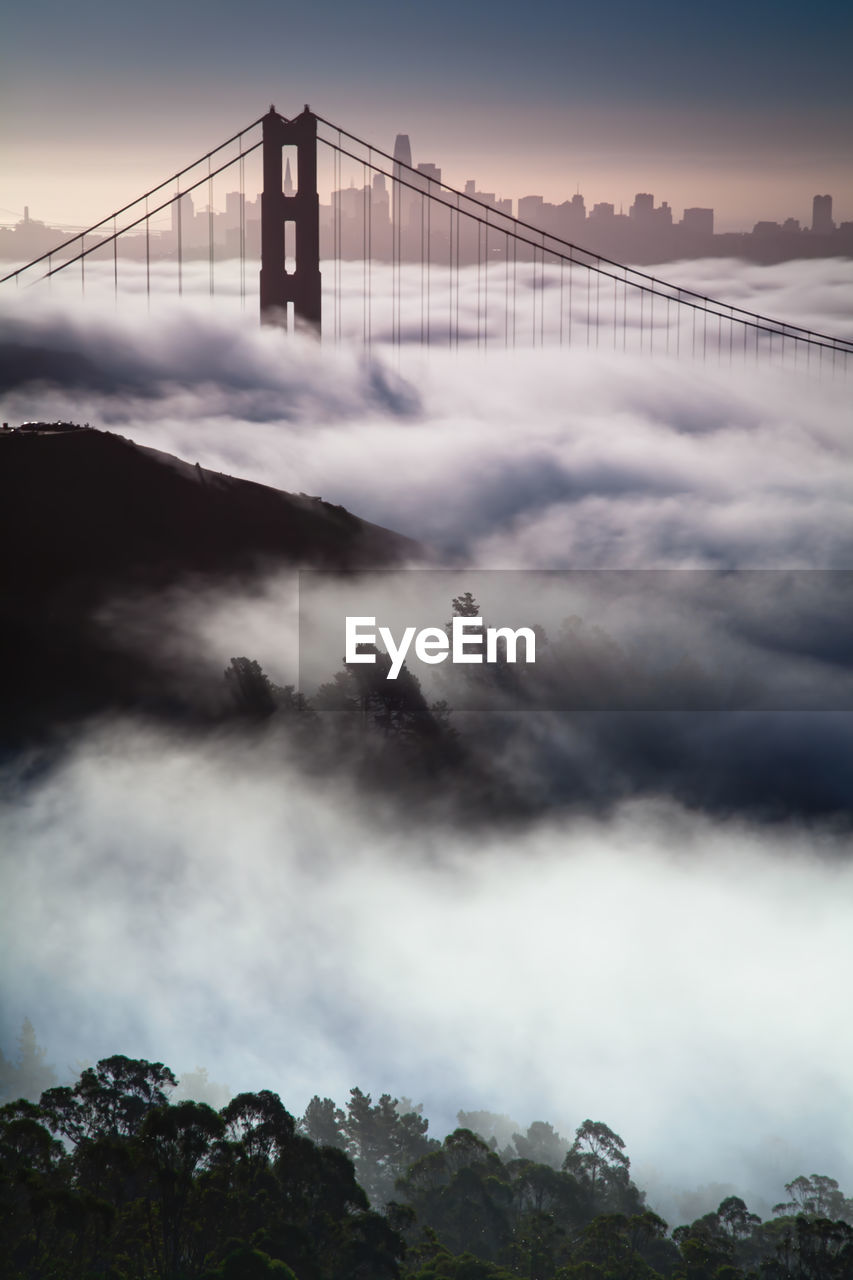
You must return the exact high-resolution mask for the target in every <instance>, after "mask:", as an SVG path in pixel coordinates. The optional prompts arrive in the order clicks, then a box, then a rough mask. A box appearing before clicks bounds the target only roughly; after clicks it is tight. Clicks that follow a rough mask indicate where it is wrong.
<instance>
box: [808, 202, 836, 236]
mask: <svg viewBox="0 0 853 1280" xmlns="http://www.w3.org/2000/svg"><path fill="white" fill-rule="evenodd" d="M834 230H835V223H834V222H833V221H832V196H815V198H814V200H812V231H813V232H814V233H815V234H816V235H819V236H828V235H831V234H832V232H833V231H834Z"/></svg>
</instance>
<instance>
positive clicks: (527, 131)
mask: <svg viewBox="0 0 853 1280" xmlns="http://www.w3.org/2000/svg"><path fill="white" fill-rule="evenodd" d="M4 27H5V37H4V40H3V44H4V54H3V65H2V73H0V74H1V75H2V83H0V94H2V98H3V100H4V102H3V116H4V121H5V129H4V134H3V156H2V173H3V181H2V186H0V221H2V222H6V223H14V222H15V221H16V219H17V218H18V217H20V216H21V214H22V212H23V209H24V206H25V205H28V206H29V209H30V216H31V217H37V218H41V219H43V220H45V221H48V222H64V223H69V224H85V223H89V222H92V221H95V220H96V219H98V218H100V217H102V216H104V215H105V214H106V213H108V212H109V211H110V210H111V209H112V208H114V207H116V206H118V205H119V204H121V203H124V202H125V201H127V200H129V199H131V198H133V197H135V196H136V195H138V194H139V193H140V192H141V191H143V190H144V189H145V188H146V187H148V186H150V185H153V183H155V182H158V181H160V180H161V179H163V178H165V177H166V176H167V175H168V174H169V173H171V172H173V171H174V170H175V169H176V168H179V167H181V166H182V165H183V164H186V163H188V162H189V161H190V160H192V159H194V158H195V157H196V156H197V155H199V154H201V153H203V152H204V151H206V150H207V149H208V148H209V147H211V146H214V145H216V144H217V143H218V142H219V141H221V140H222V139H223V138H224V137H226V136H228V135H229V134H231V133H232V132H235V131H236V130H237V129H239V128H240V127H242V125H244V124H246V123H248V122H249V121H251V120H253V119H255V118H256V117H257V116H259V115H261V114H262V113H263V112H264V111H265V110H266V109H267V107H268V106H269V104H270V102H274V103H275V105H276V106H277V107H278V109H279V110H280V111H282V112H283V113H284V114H287V115H290V114H295V113H296V112H298V111H299V110H301V108H302V106H303V104H304V103H305V102H309V103H310V104H311V106H312V108H314V109H315V110H317V111H318V112H320V113H321V114H323V115H325V116H327V117H329V118H331V119H333V120H336V121H338V122H340V123H342V124H344V125H345V126H346V127H348V128H350V129H352V130H353V131H354V132H356V133H359V134H361V135H362V136H364V137H367V138H368V139H369V140H370V141H371V142H375V143H376V144H377V145H379V146H383V147H386V148H388V149H390V148H391V147H392V146H393V141H394V136H395V134H396V133H397V132H398V131H402V132H408V133H409V134H410V135H411V138H412V145H413V151H414V159H415V162H416V163H417V162H419V161H422V160H432V161H434V162H435V163H437V164H439V165H441V166H442V168H443V170H444V175H445V179H446V180H447V181H449V182H451V183H453V184H458V185H461V184H462V183H463V182H464V181H465V180H466V179H468V178H472V177H473V178H476V180H477V183H478V186H479V187H480V188H481V189H483V190H496V191H497V192H498V194H501V195H504V196H512V197H514V198H517V197H518V196H521V195H525V194H529V193H531V192H536V193H538V194H541V195H543V196H545V198H546V199H550V200H563V199H566V198H567V197H568V196H570V195H571V194H572V193H573V192H574V191H575V190H576V188H577V187H578V186H579V187H580V190H581V192H582V193H583V194H584V196H585V198H586V202H587V207H590V206H591V205H592V204H593V203H594V202H596V201H599V200H607V201H610V202H613V203H615V204H616V206H617V209H618V207H619V205H620V203H624V205H625V208H626V209H627V206H628V205H629V204H630V202H631V200H632V199H633V196H634V193H635V192H636V191H638V190H640V191H652V192H653V193H654V194H655V197H656V199H657V200H658V201H660V200H668V201H669V203H670V204H671V205H672V206H673V208H674V210H675V213H676V217H680V215H681V211H682V209H683V208H684V206H685V205H700V206H712V207H714V208H715V210H716V213H717V229H718V230H735V229H751V226H752V224H753V223H754V222H755V221H756V220H757V219H759V218H770V219H782V218H785V217H787V216H793V217H797V218H799V219H800V220H801V221H802V222H804V223H807V222H808V221H809V220H810V217H811V199H812V196H813V195H814V194H815V193H816V192H829V193H831V194H832V195H833V197H834V202H835V204H834V216H835V219H836V221H841V220H844V219H851V218H853V164H851V160H853V143H851V130H850V127H849V126H850V118H851V105H853V85H852V84H851V78H850V75H849V61H850V49H851V36H853V12H851V10H850V8H849V6H848V5H846V4H844V3H842V2H841V0H816V3H814V4H812V5H811V6H810V7H809V8H808V9H807V10H806V9H805V8H804V7H803V6H800V5H794V4H792V3H783V4H778V3H774V4H771V3H769V2H768V0H750V3H749V4H748V5H746V6H742V5H739V4H737V3H735V2H734V0H721V3H719V4H716V5H713V6H712V5H709V4H692V5H690V4H683V3H678V4H676V3H674V0H655V3H654V4H652V5H651V6H639V5H636V4H635V3H631V2H629V0H609V3H606V4H599V5H595V6H593V5H589V4H588V5H577V4H554V3H548V2H546V0H531V2H530V3H528V4H526V5H524V6H517V5H513V4H510V3H508V2H507V0H490V3H488V4H487V3H485V2H484V0H469V3H468V4H465V5H459V4H458V3H451V2H450V0H433V3H431V4H428V5H427V4H420V5H415V4H412V3H391V0H362V2H361V3H359V4H357V5H356V4H351V3H347V4H344V3H335V2H332V0H319V2H318V3H315V4H312V5H304V6H303V5H300V6H296V5H293V4H292V3H289V2H286V3H281V2H280V0H278V2H276V3H273V2H272V0H245V2H244V3H242V4H240V5H236V4H233V3H231V4H226V3H225V2H224V0H207V3H205V4H204V5H203V6H202V5H197V4H190V3H188V0H176V2H173V0H149V2H148V3H147V4H145V5H138V4H133V5H131V4H128V3H126V0H119V3H117V4H115V5H113V6H111V7H109V8H108V7H107V6H105V5H104V4H103V3H102V0H80V2H79V3H78V4H76V5H74V6H68V5H66V4H61V3H60V2H59V0H33V2H32V3H31V4H29V5H28V6H26V7H25V6H23V5H21V6H16V7H15V9H14V10H13V11H12V12H10V13H8V14H7V16H6V18H5V19H4Z"/></svg>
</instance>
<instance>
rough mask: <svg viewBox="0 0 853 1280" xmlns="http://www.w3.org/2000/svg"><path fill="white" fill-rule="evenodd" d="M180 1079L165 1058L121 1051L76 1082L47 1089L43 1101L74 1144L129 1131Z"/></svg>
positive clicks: (57, 1127) (55, 1125)
mask: <svg viewBox="0 0 853 1280" xmlns="http://www.w3.org/2000/svg"><path fill="white" fill-rule="evenodd" d="M177 1083H178V1082H177V1080H176V1079H175V1077H174V1075H173V1074H172V1072H171V1071H170V1070H169V1068H168V1067H164V1066H163V1063H162V1062H146V1061H144V1060H141V1059H136V1058H126V1057H125V1056H124V1055H123V1054H120V1053H119V1054H115V1055H114V1056H113V1057H112V1058H102V1059H101V1061H100V1062H99V1063H98V1064H97V1066H95V1067H87V1068H86V1069H85V1070H84V1071H83V1073H82V1074H81V1076H80V1079H79V1080H78V1081H77V1083H76V1084H75V1085H74V1087H73V1088H69V1087H68V1086H67V1085H60V1086H59V1087H58V1088H55V1089H48V1090H47V1091H46V1092H45V1093H43V1094H42V1098H41V1106H42V1110H43V1112H44V1114H45V1116H46V1117H47V1120H48V1123H49V1124H50V1127H51V1128H52V1129H53V1131H54V1132H56V1133H60V1134H61V1135H62V1136H63V1137H64V1138H67V1139H68V1140H69V1141H70V1142H73V1143H75V1144H76V1143H79V1142H81V1141H82V1140H83V1139H84V1138H101V1137H128V1136H129V1135H131V1134H134V1133H136V1132H138V1130H139V1129H140V1127H141V1125H142V1122H143V1121H144V1119H145V1116H146V1115H147V1114H148V1112H149V1111H152V1110H154V1109H155V1108H157V1107H161V1106H163V1105H164V1104H165V1102H166V1101H167V1094H166V1090H167V1089H170V1088H171V1089H173V1088H174V1087H175V1086H176V1085H177Z"/></svg>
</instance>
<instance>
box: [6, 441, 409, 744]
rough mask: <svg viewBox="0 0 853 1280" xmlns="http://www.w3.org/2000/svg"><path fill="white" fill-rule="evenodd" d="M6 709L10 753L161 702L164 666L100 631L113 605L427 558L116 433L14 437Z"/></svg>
mask: <svg viewBox="0 0 853 1280" xmlns="http://www.w3.org/2000/svg"><path fill="white" fill-rule="evenodd" d="M0 540H2V541H0V546H2V561H1V562H0V661H2V677H0V707H2V730H0V732H2V738H3V741H4V743H5V744H6V745H7V746H8V745H11V744H12V743H14V742H15V741H16V740H18V739H20V737H21V735H23V736H28V735H29V734H30V733H31V732H33V731H38V730H41V729H43V728H45V727H47V726H50V725H52V724H56V723H58V722H61V721H62V720H66V719H68V718H73V717H76V716H79V715H81V714H89V713H91V712H93V711H97V710H100V709H103V708H105V707H108V706H138V705H140V702H141V703H142V704H143V705H145V706H146V707H148V708H149V709H150V708H151V706H152V704H156V702H157V688H158V672H157V662H158V661H159V659H155V658H154V657H153V656H150V655H149V657H148V658H145V657H143V656H141V655H140V654H139V653H138V652H134V653H130V652H128V651H126V650H124V649H123V648H121V647H120V646H119V645H118V644H117V643H116V642H115V640H114V638H112V639H111V638H110V637H109V636H108V635H107V634H106V633H105V632H104V629H103V628H102V627H100V626H98V624H97V615H98V611H99V609H100V608H101V607H102V606H103V604H104V602H105V601H107V600H109V599H110V598H111V597H114V596H116V595H121V596H126V595H128V594H144V595H146V597H147V598H148V599H150V601H151V608H152V609H156V599H157V593H158V592H161V591H163V590H164V589H168V588H170V587H173V586H175V585H176V584H178V583H181V582H192V583H194V584H195V585H199V584H200V583H202V584H205V585H211V584H213V583H222V584H223V585H230V584H235V583H246V582H247V581H251V580H252V579H254V578H255V577H256V576H257V575H258V574H260V573H264V572H267V571H269V570H274V569H277V568H285V567H294V568H295V567H312V568H324V569H340V570H352V569H359V568H377V567H379V568H381V567H385V566H390V565H394V564H399V563H401V562H403V561H405V560H407V559H411V558H413V557H414V556H416V555H417V553H418V547H417V545H416V544H415V543H414V542H412V541H410V540H409V539H407V538H404V537H402V536H400V535H399V534H396V533H392V532H391V531H390V530H387V529H382V528H380V527H379V526H378V525H373V524H369V523H368V522H367V521H364V520H360V519H359V518H358V517H357V516H355V515H352V514H351V513H350V512H349V511H346V510H345V509H344V508H343V507H339V506H333V505H332V504H330V503H328V502H323V501H322V500H321V499H319V498H310V497H307V496H305V495H304V494H299V495H294V494H289V493H283V492H281V491H279V490H277V489H272V488H269V487H268V486H266V485H260V484H254V483H252V482H250V481H246V480H238V479H234V478H233V477H231V476H225V475H221V474H219V473H216V472H211V471H206V470H204V469H203V468H201V467H199V466H193V465H191V464H189V463H186V462H182V461H180V460H179V459H177V458H174V457H171V456H170V455H169V454H165V453H160V452H158V451H157V450H154V449H147V448H143V447H140V446H138V445H135V444H133V443H132V442H131V441H129V440H125V439H124V438H122V437H121V436H117V435H112V434H110V433H108V432H103V431H96V430H86V429H81V430H79V431H73V432H66V433H47V432H44V433H32V434H26V433H22V432H12V433H0Z"/></svg>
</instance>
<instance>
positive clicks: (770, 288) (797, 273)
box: [2, 261, 853, 568]
mask: <svg viewBox="0 0 853 1280" xmlns="http://www.w3.org/2000/svg"><path fill="white" fill-rule="evenodd" d="M349 265H350V266H352V264H349ZM736 265H737V270H736V269H735V266H734V265H733V264H730V263H728V262H725V261H724V262H714V263H712V264H709V263H693V264H689V267H690V273H688V270H687V268H688V264H682V266H680V267H679V268H678V269H679V271H682V272H683V273H684V274H682V275H681V277H680V278H681V279H682V280H684V282H685V283H686V284H688V285H694V286H696V287H698V288H702V289H705V288H710V287H711V285H712V284H713V283H716V285H717V288H716V292H719V293H721V294H723V295H724V296H725V294H726V291H727V290H728V291H730V294H729V296H731V297H732V298H733V300H735V301H738V302H739V303H740V304H741V305H745V306H759V304H760V308H761V310H770V311H774V310H775V311H778V312H780V313H781V314H782V316H783V317H785V318H788V317H790V318H791V319H795V320H798V321H801V322H804V323H814V324H815V326H816V327H819V328H822V329H824V330H826V329H829V330H832V329H833V328H840V327H843V325H842V323H841V322H842V319H845V318H844V317H842V316H840V315H839V313H838V312H839V306H840V302H839V298H840V293H841V291H840V290H839V287H838V280H839V279H841V280H842V281H844V280H847V282H848V283H847V288H848V291H849V283H850V282H849V277H850V273H851V267H850V264H849V263H845V264H841V265H839V264H837V263H830V264H824V263H818V264H814V263H808V264H802V263H797V262H795V263H787V264H782V265H781V266H778V267H774V268H758V267H748V266H744V265H743V264H736ZM806 268H807V269H806ZM128 269H129V268H128ZM674 269H675V268H673V270H674ZM359 270H360V269H359ZM375 271H376V273H377V274H378V275H379V276H380V281H379V285H378V286H377V288H378V291H379V294H380V300H381V298H382V297H384V296H385V295H384V294H383V293H382V289H385V288H387V285H388V281H387V278H385V277H382V275H381V272H380V271H379V268H378V267H376V268H375ZM712 271H713V272H715V273H716V276H715V280H712V279H711V272H712ZM205 279H206V274H203V275H200V276H199V279H198V280H197V282H196V283H197V286H198V288H199V289H201V288H203V285H204V281H205ZM350 283H352V282H350ZM415 283H416V282H415V281H414V280H411V281H409V285H410V293H409V294H408V295H407V296H408V300H409V305H410V307H411V308H414V309H416V307H417V300H418V299H417V294H416V293H412V292H411V289H414V285H415ZM353 287H354V284H353ZM468 292H469V295H470V294H471V293H472V289H471V288H469V291H468ZM552 292H553V290H552ZM36 296H37V295H36V291H29V292H28V299H29V301H28V302H27V310H25V311H22V302H21V298H18V299H14V300H13V301H15V303H16V305H15V306H12V305H10V306H9V308H8V310H7V311H6V314H5V319H4V321H3V325H2V332H3V334H4V335H5V337H6V339H7V340H12V341H14V342H15V343H16V344H17V345H18V347H19V348H20V347H22V346H26V347H27V348H28V349H29V350H30V351H31V352H34V351H48V352H51V353H53V354H52V355H51V356H50V358H49V359H48V358H47V357H45V364H44V372H45V374H46V375H47V374H48V373H49V374H51V375H52V376H53V378H54V379H55V381H54V383H53V385H40V384H39V383H38V382H35V383H34V382H28V383H26V384H23V385H22V384H20V383H18V385H17V386H16V387H15V388H13V389H10V390H9V391H8V392H7V394H6V396H5V401H4V405H5V407H4V411H3V416H4V418H6V419H7V420H9V421H12V422H14V421H16V420H22V419H24V418H35V417H68V416H73V417H75V418H76V419H80V420H87V421H91V422H93V423H94V424H96V425H102V426H105V427H108V428H113V429H117V430H119V431H121V432H123V433H124V434H127V435H130V436H132V437H133V438H134V439H136V440H138V441H140V442H142V443H148V444H152V445H155V446H157V447H159V448H163V449H166V450H169V451H171V452H174V453H177V454H179V455H180V456H182V457H185V458H188V459H189V460H190V461H195V460H198V461H200V462H201V463H202V464H203V465H206V466H210V467H211V468H213V469H214V470H221V471H226V472H231V473H235V474H239V475H244V476H247V477H248V478H251V479H258V480H263V481H264V482H266V483H272V484H276V485H279V486H280V487H283V488H286V489H290V490H296V491H300V490H301V491H304V492H307V493H313V494H321V495H322V496H323V497H325V498H327V499H329V500H331V501H335V502H341V503H343V504H344V505H345V506H348V507H350V508H351V509H353V510H355V511H356V512H358V513H359V514H361V515H363V516H365V517H367V518H368V519H371V520H374V521H376V522H378V523H380V524H385V525H388V526H391V527H394V528H398V529H400V531H402V532H405V533H408V534H410V535H412V536H414V537H416V538H418V539H420V540H423V541H427V542H430V543H432V544H433V545H434V546H435V547H436V549H437V551H438V553H439V554H441V555H443V556H445V557H446V556H447V555H452V556H454V557H455V558H457V559H459V560H467V561H468V562H469V563H476V564H479V565H489V566H495V567H515V566H536V567H643V568H659V567H672V566H693V567H698V566H705V565H707V566H727V567H741V568H743V567H755V568H761V567H764V568H769V567H777V566H784V567H794V566H796V567H821V568H829V567H836V568H838V567H848V566H849V565H850V564H851V551H853V522H851V514H850V504H849V492H848V487H847V485H846V482H845V481H846V467H847V466H848V464H849V451H850V438H849V429H848V427H849V417H848V402H847V401H848V395H847V389H846V380H845V379H844V378H842V377H841V376H840V375H838V376H836V377H832V376H830V375H829V373H828V370H827V369H825V370H824V376H823V377H822V378H820V379H818V378H817V377H816V376H815V374H814V370H812V373H811V374H807V373H805V372H804V371H802V370H799V371H794V370H793V368H791V367H790V366H789V367H788V368H784V369H783V368H781V367H779V366H778V364H774V365H772V366H768V367H758V368H753V367H749V366H747V367H742V366H739V365H738V364H737V363H736V362H735V363H734V364H733V365H731V366H729V365H728V363H726V362H724V363H722V364H718V363H716V362H715V361H714V360H711V361H708V362H705V363H703V362H701V361H699V362H698V363H697V362H694V361H692V360H687V361H681V362H679V361H676V360H672V359H670V360H667V359H665V358H664V357H663V356H661V357H660V358H659V359H654V360H652V359H649V358H648V357H647V356H640V355H639V354H638V353H637V352H636V351H634V352H632V351H631V350H630V349H629V350H628V351H627V352H625V353H622V352H619V351H617V352H614V351H613V350H612V349H609V348H606V347H599V348H595V347H592V348H590V347H587V346H586V345H585V343H584V344H583V345H579V346H578V345H574V346H573V347H572V348H571V349H566V348H565V347H563V348H560V347H559V346H558V345H545V346H544V347H541V348H536V349H516V350H515V351H513V352H512V353H511V358H510V356H509V354H508V353H507V352H506V351H505V350H504V349H503V344H502V341H500V342H496V343H495V348H490V349H489V350H488V351H485V350H483V349H482V348H479V349H478V348H477V346H476V343H475V342H468V343H466V344H464V345H463V346H462V347H460V348H459V350H458V351H455V350H454V351H447V350H444V351H442V350H440V349H435V348H433V349H430V351H429V352H428V353H427V352H424V351H423V349H422V348H420V347H419V346H410V347H404V348H403V349H402V350H393V349H388V348H387V347H383V346H381V345H377V346H375V347H374V348H373V350H372V352H371V353H370V354H369V355H368V354H367V353H364V352H361V351H360V350H359V348H358V347H357V346H353V345H351V344H349V343H346V344H343V345H341V346H333V345H331V344H324V345H323V346H322V347H318V346H316V345H315V344H313V343H310V342H304V341H294V340H293V339H292V338H291V339H290V340H287V339H285V338H283V336H282V335H281V334H280V333H278V332H275V331H271V330H269V329H259V328H258V327H257V325H256V323H255V320H254V317H247V316H246V315H245V314H243V313H242V312H241V311H240V310H239V296H238V295H236V294H235V293H234V292H233V290H232V292H231V294H230V295H226V297H225V298H224V299H219V298H218V297H217V299H216V302H217V305H219V303H220V302H222V305H223V306H224V312H223V313H218V312H216V311H214V310H212V309H211V308H210V306H209V300H207V299H204V298H199V297H198V296H197V297H196V300H195V305H193V304H192V303H191V302H188V305H187V307H186V308H185V309H184V311H178V310H177V309H175V308H173V307H171V306H167V305H163V306H162V307H161V309H160V310H159V311H155V312H152V316H151V317H149V316H148V313H147V312H146V311H145V306H144V298H139V297H137V299H136V302H137V304H138V309H134V307H131V309H130V311H129V313H125V312H124V311H122V312H120V313H119V315H118V316H117V317H116V316H115V315H110V316H109V318H107V317H106V316H105V314H104V310H103V303H102V302H98V301H97V293H96V291H95V299H90V301H91V308H89V307H88V306H87V307H84V308H82V309H79V308H78V309H76V310H75V309H72V306H71V303H70V302H62V301H61V299H58V298H57V297H56V296H55V295H54V297H53V299H52V300H51V299H47V298H45V300H44V301H43V302H42V303H41V304H40V305H39V306H37V307H33V304H32V298H34V297H36ZM848 296H849V292H848ZM229 298H230V302H229ZM131 300H132V299H131ZM469 303H470V298H469ZM75 305H76V304H75ZM378 306H379V303H377V307H378ZM845 323H846V324H848V326H849V317H848V318H846V319H845ZM546 336H547V334H546ZM551 337H552V339H554V338H555V334H554V332H553V327H552V330H551ZM57 353H58V354H57ZM72 354H73V355H74V356H75V357H79V359H80V367H79V369H78V370H77V372H76V373H74V374H73V375H69V376H68V377H66V378H65V382H63V376H64V375H63V370H64V369H66V368H67V367H68V366H69V365H70V363H71V355H72ZM35 359H36V357H35V356H33V357H32V359H31V360H30V362H29V365H25V366H24V367H25V368H29V369H30V371H32V369H33V367H34V365H33V360H35Z"/></svg>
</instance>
